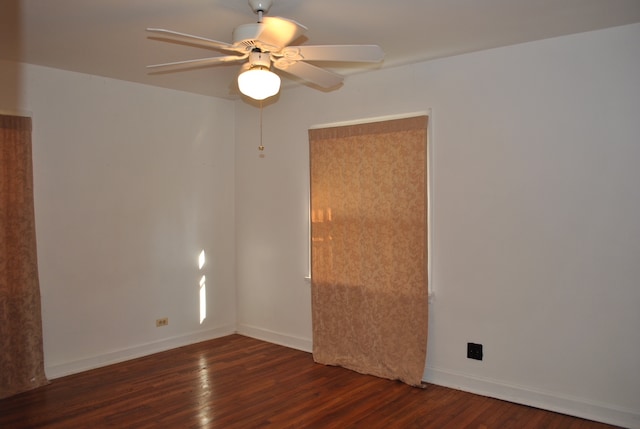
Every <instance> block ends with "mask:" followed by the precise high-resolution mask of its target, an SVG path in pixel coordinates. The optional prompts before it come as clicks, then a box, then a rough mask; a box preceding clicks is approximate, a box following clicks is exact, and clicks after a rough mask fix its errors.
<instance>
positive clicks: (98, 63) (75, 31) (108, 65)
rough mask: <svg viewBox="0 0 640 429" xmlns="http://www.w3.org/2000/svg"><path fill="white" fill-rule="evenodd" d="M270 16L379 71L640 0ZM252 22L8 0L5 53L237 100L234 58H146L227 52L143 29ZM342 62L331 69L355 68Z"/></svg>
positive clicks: (227, 1) (598, 15)
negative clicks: (189, 66) (378, 57)
mask: <svg viewBox="0 0 640 429" xmlns="http://www.w3.org/2000/svg"><path fill="white" fill-rule="evenodd" d="M269 15H270V16H282V17H285V18H291V19H294V20H296V21H298V22H300V23H301V24H303V25H305V26H306V27H308V28H309V30H308V31H307V33H306V35H305V37H304V39H303V40H301V41H300V42H298V43H297V44H300V43H303V44H309V45H324V44H378V45H380V46H381V47H382V49H383V50H384V52H385V60H384V63H382V64H381V65H377V66H376V67H391V66H396V65H400V64H408V63H412V62H417V61H423V60H429V59H434V58H439V57H444V56H450V55H456V54H460V53H465V52H471V51H477V50H482V49H488V48H493V47H498V46H506V45H512V44H517V43H522V42H527V41H533V40H539V39H545V38H550V37H556V36H560V35H565V34H571V33H578V32H583V31H590V30H595V29H600V28H606V27H613V26H619V25H625V24H630V23H635V22H640V0H394V1H391V0H389V1H382V0H274V4H273V7H272V8H271V11H270V12H269ZM255 21H256V16H255V15H254V14H253V12H252V10H251V9H250V7H249V5H248V2H247V0H1V2H0V59H6V60H12V61H22V62H26V63H31V64H38V65H42V66H48V67H54V68H59V69H64V70H71V71H77V72H82V73H89V74H93V75H99V76H107V77H111V78H116V79H122V80H128V81H132V82H140V83H144V84H149V85H156V86H160V87H165V88H174V89H178V90H183V91H189V92H195V93H200V94H205V95H212V96H217V97H223V98H230V99H233V98H237V97H238V95H237V94H238V92H237V88H236V85H235V76H236V74H237V71H238V68H239V64H237V63H234V64H230V65H229V64H225V65H219V66H215V67H208V68H203V69H196V70H188V71H180V72H174V73H167V74H149V73H148V71H147V69H146V68H145V66H146V65H148V64H156V63H165V62H170V61H179V60H185V59H194V58H203V57H209V56H215V55H222V54H221V53H219V52H215V51H210V50H207V49H201V48H195V47H191V46H185V45H180V44H174V43H166V42H161V41H158V40H152V39H150V38H149V34H148V33H147V32H146V31H145V28H147V27H160V28H166V29H170V30H175V31H180V32H184V33H189V34H194V35H198V36H203V37H207V38H210V39H214V40H219V41H223V42H231V33H232V31H233V29H234V28H235V27H236V26H238V25H240V24H246V23H250V22H255ZM344 66H345V67H343V68H337V67H332V70H334V71H337V72H340V73H342V74H349V73H351V72H352V71H353V70H354V69H353V68H352V67H348V66H349V65H346V64H345V65H344ZM367 67H371V66H366V67H363V68H362V69H363V70H366V69H367ZM285 80H286V79H285ZM290 84H295V85H299V84H300V83H290ZM348 84H349V81H348V78H347V79H345V85H348Z"/></svg>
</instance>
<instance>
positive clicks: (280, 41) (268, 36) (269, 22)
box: [256, 16, 307, 49]
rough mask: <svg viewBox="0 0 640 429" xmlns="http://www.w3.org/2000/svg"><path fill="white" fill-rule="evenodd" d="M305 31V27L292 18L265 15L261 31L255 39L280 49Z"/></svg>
mask: <svg viewBox="0 0 640 429" xmlns="http://www.w3.org/2000/svg"><path fill="white" fill-rule="evenodd" d="M306 31H307V27H305V26H304V25H302V24H300V23H298V22H296V21H294V20H292V19H286V18H280V17H275V16H274V17H269V16H267V17H264V18H263V20H262V26H261V31H260V34H259V35H258V37H256V39H258V40H260V41H261V42H262V43H263V44H267V45H270V46H274V47H276V48H278V49H282V48H283V47H285V46H287V45H288V44H289V43H291V42H293V41H294V40H296V39H297V38H298V37H300V36H302V35H303V34H304V33H305V32H306Z"/></svg>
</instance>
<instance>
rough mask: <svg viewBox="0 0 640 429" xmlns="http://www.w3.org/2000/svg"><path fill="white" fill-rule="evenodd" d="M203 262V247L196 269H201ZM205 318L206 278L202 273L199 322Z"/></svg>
mask: <svg viewBox="0 0 640 429" xmlns="http://www.w3.org/2000/svg"><path fill="white" fill-rule="evenodd" d="M204 264H205V254H204V249H203V250H202V252H200V255H199V256H198V269H199V270H202V267H204ZM206 318H207V278H206V276H205V275H204V274H203V275H202V277H200V324H201V325H202V322H204V319H206Z"/></svg>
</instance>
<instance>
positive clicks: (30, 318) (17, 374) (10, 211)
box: [0, 115, 47, 398]
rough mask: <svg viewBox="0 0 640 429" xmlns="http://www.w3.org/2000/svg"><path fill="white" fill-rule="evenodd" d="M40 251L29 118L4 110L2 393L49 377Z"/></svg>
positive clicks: (0, 177)
mask: <svg viewBox="0 0 640 429" xmlns="http://www.w3.org/2000/svg"><path fill="white" fill-rule="evenodd" d="M36 256H37V255H36V236H35V220H34V211H33V172H32V164H31V118H25V117H16V116H7V115H0V398H4V397H7V396H11V395H14V394H16V393H20V392H22V391H25V390H29V389H32V388H35V387H38V386H41V385H43V384H45V383H46V382H47V380H46V378H45V374H44V357H43V350H42V321H41V313H40V286H39V283H38V264H37V257H36Z"/></svg>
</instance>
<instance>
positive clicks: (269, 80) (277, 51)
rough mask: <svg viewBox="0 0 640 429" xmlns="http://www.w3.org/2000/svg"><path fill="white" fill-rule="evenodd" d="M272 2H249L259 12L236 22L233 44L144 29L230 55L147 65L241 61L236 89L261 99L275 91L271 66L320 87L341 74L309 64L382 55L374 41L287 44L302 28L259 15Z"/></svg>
mask: <svg viewBox="0 0 640 429" xmlns="http://www.w3.org/2000/svg"><path fill="white" fill-rule="evenodd" d="M272 3H273V2H272V0H249V5H250V6H251V8H252V9H253V11H254V13H256V14H257V15H258V22H257V23H251V24H244V25H240V26H238V27H236V28H235V30H234V31H233V42H232V43H225V42H219V41H217V40H211V39H207V38H205V37H200V36H193V35H190V34H185V33H179V32H177V31H171V30H165V29H162V28H147V31H149V32H152V33H155V34H159V36H157V38H159V39H164V40H166V41H171V42H182V43H186V44H189V45H195V46H198V47H203V48H208V49H213V50H216V51H222V52H226V53H229V54H231V55H226V56H215V57H210V58H201V59H194V60H186V61H177V62H171V63H164V64H154V65H150V66H147V67H148V68H150V69H154V70H158V71H177V70H185V69H191V68H199V67H208V66H215V65H219V64H222V63H229V62H239V61H245V60H248V61H246V62H245V63H244V64H243V65H242V66H241V68H240V73H239V75H238V88H239V89H240V92H242V93H243V94H245V95H247V96H249V97H251V98H253V99H256V100H263V99H265V98H268V97H271V96H273V95H275V94H277V93H278V91H279V90H280V77H279V76H278V75H277V74H275V73H274V72H272V71H271V68H272V67H271V66H273V67H274V68H275V69H278V70H281V71H284V72H286V73H288V74H290V75H293V76H295V77H298V78H300V79H302V80H304V81H307V82H309V83H311V84H313V85H316V86H318V87H320V88H323V89H332V88H335V87H337V86H338V85H339V84H340V83H342V80H343V77H342V76H341V75H339V74H337V73H334V72H332V71H330V70H327V69H324V68H321V67H318V66H316V65H314V64H310V63H308V62H307V61H311V62H316V61H318V62H326V61H331V62H379V61H382V59H383V57H384V53H383V52H382V49H381V48H380V47H379V46H377V45H298V46H289V44H290V43H292V42H294V41H295V40H296V39H298V38H299V37H300V36H302V35H303V34H304V33H305V31H306V30H307V28H306V27H305V26H304V25H302V24H299V23H298V22H296V21H294V20H292V19H287V18H280V17H264V16H263V15H264V14H266V13H268V12H269V9H270V8H271V5H272Z"/></svg>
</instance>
